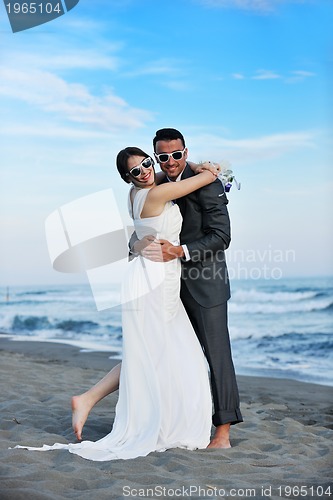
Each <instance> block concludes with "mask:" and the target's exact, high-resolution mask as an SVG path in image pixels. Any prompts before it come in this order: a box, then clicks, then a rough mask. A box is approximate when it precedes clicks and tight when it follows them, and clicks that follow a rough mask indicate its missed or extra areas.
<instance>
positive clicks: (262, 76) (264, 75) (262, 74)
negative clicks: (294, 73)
mask: <svg viewBox="0 0 333 500" xmlns="http://www.w3.org/2000/svg"><path fill="white" fill-rule="evenodd" d="M278 78H281V76H280V75H279V74H278V73H274V71H270V70H267V69H259V70H257V74H256V75H255V76H253V77H252V79H253V80H276V79H278Z"/></svg>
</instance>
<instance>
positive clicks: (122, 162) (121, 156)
mask: <svg viewBox="0 0 333 500" xmlns="http://www.w3.org/2000/svg"><path fill="white" fill-rule="evenodd" d="M131 156H142V157H143V158H150V156H149V155H147V153H145V152H144V151H142V149H140V148H136V147H135V146H129V147H128V148H125V149H122V150H121V151H119V153H118V154H117V159H116V165H117V169H118V172H119V173H120V176H121V178H122V179H123V180H124V181H125V182H127V183H129V182H131V181H130V179H129V178H128V175H126V174H127V173H128V165H127V161H128V158H130V157H131Z"/></svg>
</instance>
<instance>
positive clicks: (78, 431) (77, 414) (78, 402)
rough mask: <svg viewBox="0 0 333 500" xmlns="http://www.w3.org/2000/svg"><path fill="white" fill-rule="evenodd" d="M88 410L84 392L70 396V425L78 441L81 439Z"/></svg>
mask: <svg viewBox="0 0 333 500" xmlns="http://www.w3.org/2000/svg"><path fill="white" fill-rule="evenodd" d="M89 412H90V406H89V404H88V402H87V400H86V397H85V395H84V394H81V395H80V396H73V397H72V426H73V430H74V432H75V435H76V437H77V439H78V440H79V441H81V440H82V430H83V426H84V424H85V423H86V420H87V418H88V415H89Z"/></svg>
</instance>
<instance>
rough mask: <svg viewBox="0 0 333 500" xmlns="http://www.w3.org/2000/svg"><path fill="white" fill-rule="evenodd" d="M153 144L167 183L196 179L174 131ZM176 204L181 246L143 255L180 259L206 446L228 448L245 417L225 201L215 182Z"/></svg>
mask: <svg viewBox="0 0 333 500" xmlns="http://www.w3.org/2000/svg"><path fill="white" fill-rule="evenodd" d="M153 146H154V152H155V157H156V160H157V161H158V163H159V165H160V168H161V170H163V172H165V174H166V176H167V178H166V180H165V182H177V180H180V179H186V178H188V177H191V176H192V175H194V173H193V171H192V170H191V168H190V167H189V165H188V164H187V162H186V160H187V154H188V151H187V148H186V146H185V140H184V137H183V135H182V134H181V133H180V132H179V131H178V130H175V129H172V128H164V129H161V130H158V131H157V132H156V136H155V137H154V140H153ZM176 203H177V204H178V205H179V208H180V211H181V214H182V217H183V225H182V230H181V233H180V242H181V245H179V246H174V245H173V244H172V243H170V242H169V241H167V240H159V241H158V242H151V243H150V245H148V246H146V248H145V249H144V250H142V251H141V253H142V255H143V256H145V257H147V258H151V259H152V260H155V259H158V256H159V260H160V258H161V252H162V259H163V260H164V261H169V260H172V259H175V258H181V261H182V277H181V292H180V297H181V300H182V302H183V304H184V307H185V309H186V312H187V314H188V316H189V318H190V321H191V323H192V325H193V328H194V330H195V332H196V334H197V337H198V339H199V341H200V344H201V346H202V348H203V350H204V353H205V356H206V358H207V361H208V364H209V367H210V376H211V388H212V395H213V402H214V415H213V424H214V425H215V427H216V430H215V434H214V437H213V439H212V441H211V442H210V444H209V446H208V447H209V448H229V447H230V439H229V433H230V425H231V424H237V423H239V422H242V421H243V419H242V415H241V412H240V409H239V395H238V387H237V382H236V377H235V370H234V366H233V362H232V356H231V349H230V339H229V332H228V319H227V301H228V299H229V298H230V287H229V278H228V271H227V267H226V262H225V256H224V250H225V249H226V248H228V246H229V243H230V221H229V215H228V210H227V203H228V200H227V197H226V195H225V193H224V189H223V186H222V183H221V182H220V181H219V180H218V179H217V180H216V181H215V182H213V183H212V184H209V185H208V186H205V187H203V188H201V189H198V190H197V191H195V192H194V193H190V194H188V195H187V196H185V197H183V198H180V199H178V200H177V201H176ZM134 250H137V247H136V245H134Z"/></svg>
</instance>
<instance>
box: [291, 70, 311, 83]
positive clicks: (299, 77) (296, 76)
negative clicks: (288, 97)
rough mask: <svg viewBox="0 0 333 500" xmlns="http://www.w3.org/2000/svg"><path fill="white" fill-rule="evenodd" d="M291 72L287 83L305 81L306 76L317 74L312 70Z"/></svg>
mask: <svg viewBox="0 0 333 500" xmlns="http://www.w3.org/2000/svg"><path fill="white" fill-rule="evenodd" d="M290 74H291V76H288V77H287V78H285V82H286V83H298V82H303V81H304V80H305V79H306V78H312V77H313V76H316V74H315V73H312V72H311V71H303V70H297V71H291V72H290Z"/></svg>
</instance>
